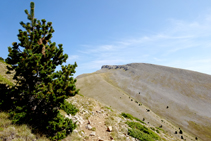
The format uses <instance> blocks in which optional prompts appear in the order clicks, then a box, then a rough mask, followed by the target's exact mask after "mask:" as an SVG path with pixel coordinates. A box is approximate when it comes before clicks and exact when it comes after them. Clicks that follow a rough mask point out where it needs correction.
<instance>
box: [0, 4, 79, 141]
mask: <svg viewBox="0 0 211 141" xmlns="http://www.w3.org/2000/svg"><path fill="white" fill-rule="evenodd" d="M30 7H31V9H30V13H29V12H28V10H25V13H26V14H27V16H28V19H29V20H30V22H27V23H24V22H20V24H21V26H22V27H23V28H24V29H25V30H26V31H23V30H21V29H19V34H18V40H19V41H20V43H17V42H13V43H12V45H13V47H8V51H9V55H8V57H7V58H6V60H5V61H6V63H8V64H10V65H11V66H7V69H8V71H7V74H10V73H11V71H13V70H15V75H14V77H13V79H15V80H16V84H15V85H14V86H8V85H6V84H0V91H1V94H0V109H1V110H5V111H7V112H9V113H10V116H11V119H12V120H13V122H14V123H17V124H22V123H27V124H29V125H31V126H32V127H33V131H38V130H39V132H40V131H42V132H43V133H45V134H46V135H47V136H48V137H49V138H50V139H51V140H61V139H63V138H65V137H66V136H67V135H68V134H69V133H70V132H72V131H73V129H74V128H76V124H75V123H73V122H72V120H70V119H67V118H64V117H63V116H62V115H61V114H60V113H59V109H61V108H63V109H65V111H67V113H73V114H75V113H76V112H77V111H78V110H77V109H76V108H75V107H73V106H72V105H68V104H67V103H66V102H65V99H67V98H68V97H70V96H74V95H76V94H78V92H79V89H76V87H75V82H76V79H73V77H71V76H73V73H75V68H76V67H77V64H76V62H75V64H73V65H70V64H69V65H67V66H63V65H62V63H63V62H66V60H67V58H68V55H67V54H63V47H62V44H58V47H56V43H55V42H51V40H50V39H51V38H52V33H53V32H54V29H53V27H52V22H46V20H45V19H42V20H41V21H40V20H37V19H36V18H34V3H33V2H31V3H30ZM20 47H21V48H22V50H21V49H20ZM58 65H61V67H62V71H56V72H55V69H56V66H58Z"/></svg>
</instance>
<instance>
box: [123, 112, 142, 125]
mask: <svg viewBox="0 0 211 141" xmlns="http://www.w3.org/2000/svg"><path fill="white" fill-rule="evenodd" d="M121 115H122V116H123V117H125V118H128V119H130V120H133V119H135V120H136V121H139V122H141V123H143V124H146V123H145V122H143V121H142V120H140V119H138V118H136V117H134V116H132V115H131V114H127V113H122V114H121Z"/></svg>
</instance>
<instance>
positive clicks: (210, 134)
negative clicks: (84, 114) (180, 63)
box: [76, 63, 211, 141]
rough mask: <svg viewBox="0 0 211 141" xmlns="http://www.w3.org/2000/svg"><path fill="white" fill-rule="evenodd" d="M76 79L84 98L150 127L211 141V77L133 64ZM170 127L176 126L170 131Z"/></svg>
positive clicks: (101, 70)
mask: <svg viewBox="0 0 211 141" xmlns="http://www.w3.org/2000/svg"><path fill="white" fill-rule="evenodd" d="M77 79H78V81H77V83H76V86H77V87H78V88H80V89H81V93H83V95H85V96H88V97H92V98H95V99H97V100H99V101H100V102H102V103H105V104H107V105H110V106H111V107H113V108H115V109H117V110H120V111H122V112H127V113H130V114H132V115H133V116H135V117H138V118H139V119H143V118H144V119H146V121H148V122H149V123H150V124H154V125H156V126H158V125H162V127H163V129H164V130H166V131H167V132H169V134H171V135H172V136H178V134H175V133H176V129H175V128H180V129H183V131H185V132H187V133H188V134H190V135H192V136H198V137H199V138H200V139H202V140H205V141H208V140H211V108H210V107H211V102H210V101H211V91H210V90H211V76H210V75H207V74H202V73H199V72H194V71H189V70H184V69H178V68H171V67H165V66H159V65H153V64H145V63H131V64H126V65H104V66H102V68H101V69H100V70H98V71H96V72H94V73H90V74H83V75H80V76H78V77H77ZM140 103H141V104H143V105H142V106H140ZM145 106H146V107H145ZM160 118H161V120H160ZM164 120H166V122H169V123H164V122H163V121H164ZM169 124H172V126H173V125H175V127H174V128H173V127H172V128H171V127H170V125H169Z"/></svg>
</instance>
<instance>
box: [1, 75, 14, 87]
mask: <svg viewBox="0 0 211 141" xmlns="http://www.w3.org/2000/svg"><path fill="white" fill-rule="evenodd" d="M0 83H3V84H8V85H11V86H12V85H13V83H12V82H11V81H9V80H8V79H6V78H5V77H3V76H2V75H1V74H0Z"/></svg>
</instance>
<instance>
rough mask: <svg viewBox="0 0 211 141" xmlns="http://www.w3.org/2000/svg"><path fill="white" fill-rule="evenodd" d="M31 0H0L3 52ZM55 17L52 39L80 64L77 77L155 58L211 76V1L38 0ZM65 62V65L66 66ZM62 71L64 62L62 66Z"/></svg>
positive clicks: (40, 12) (38, 12)
mask: <svg viewBox="0 0 211 141" xmlns="http://www.w3.org/2000/svg"><path fill="white" fill-rule="evenodd" d="M30 2H31V0H30V1H29V0H1V1H0V13H1V14H0V56H1V57H3V58H7V56H8V49H7V47H8V46H12V45H11V44H12V42H18V39H17V34H18V29H20V28H21V25H20V24H19V23H20V21H23V22H28V19H27V16H26V14H25V12H24V10H25V9H28V10H29V9H30ZM34 2H35V17H36V18H37V19H40V20H41V19H46V20H47V21H51V22H52V23H53V27H54V30H55V32H54V34H53V38H52V40H51V41H52V42H56V43H57V44H60V43H61V44H63V48H64V53H66V54H68V56H69V58H68V60H67V62H66V63H65V64H73V63H74V62H75V61H76V62H77V64H78V67H77V69H76V74H75V75H74V77H76V76H78V75H80V74H83V73H91V72H95V71H96V70H99V69H101V66H102V65H124V64H128V63H151V64H157V65H164V66H170V67H176V68H182V69H188V70H193V71H198V72H202V73H206V74H210V75H211V55H210V54H211V0H34ZM65 64H64V65H65ZM57 70H60V67H57Z"/></svg>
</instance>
